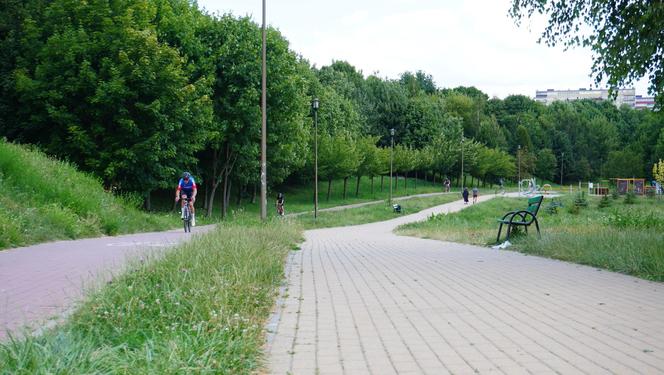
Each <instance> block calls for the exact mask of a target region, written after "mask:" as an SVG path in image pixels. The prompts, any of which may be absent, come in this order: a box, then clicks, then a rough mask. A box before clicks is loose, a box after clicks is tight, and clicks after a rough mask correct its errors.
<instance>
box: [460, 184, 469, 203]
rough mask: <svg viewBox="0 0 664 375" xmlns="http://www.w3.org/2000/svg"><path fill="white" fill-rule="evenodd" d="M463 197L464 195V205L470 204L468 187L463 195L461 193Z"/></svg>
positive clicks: (464, 189)
mask: <svg viewBox="0 0 664 375" xmlns="http://www.w3.org/2000/svg"><path fill="white" fill-rule="evenodd" d="M461 195H463V204H468V188H467V187H465V188H463V193H461Z"/></svg>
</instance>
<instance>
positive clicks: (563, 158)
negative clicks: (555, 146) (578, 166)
mask: <svg viewBox="0 0 664 375" xmlns="http://www.w3.org/2000/svg"><path fill="white" fill-rule="evenodd" d="M563 165H565V153H564V152H563V153H562V154H561V155H560V187H561V188H562V186H563Z"/></svg>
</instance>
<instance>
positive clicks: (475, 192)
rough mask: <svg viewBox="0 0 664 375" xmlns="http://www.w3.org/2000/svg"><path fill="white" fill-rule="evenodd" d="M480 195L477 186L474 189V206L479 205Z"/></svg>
mask: <svg viewBox="0 0 664 375" xmlns="http://www.w3.org/2000/svg"><path fill="white" fill-rule="evenodd" d="M479 195H480V190H479V189H478V188H477V186H475V187H474V188H473V204H475V203H477V197H479Z"/></svg>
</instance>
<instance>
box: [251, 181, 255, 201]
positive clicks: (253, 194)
mask: <svg viewBox="0 0 664 375" xmlns="http://www.w3.org/2000/svg"><path fill="white" fill-rule="evenodd" d="M254 203H256V184H254V192H253V193H252V194H251V204H254Z"/></svg>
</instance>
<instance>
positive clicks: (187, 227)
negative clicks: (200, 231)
mask: <svg viewBox="0 0 664 375" xmlns="http://www.w3.org/2000/svg"><path fill="white" fill-rule="evenodd" d="M182 210H183V215H182V216H183V218H182V223H183V225H184V231H185V233H187V232H191V215H190V214H189V207H188V206H187V205H186V204H185V206H184V208H183V209H182Z"/></svg>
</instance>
